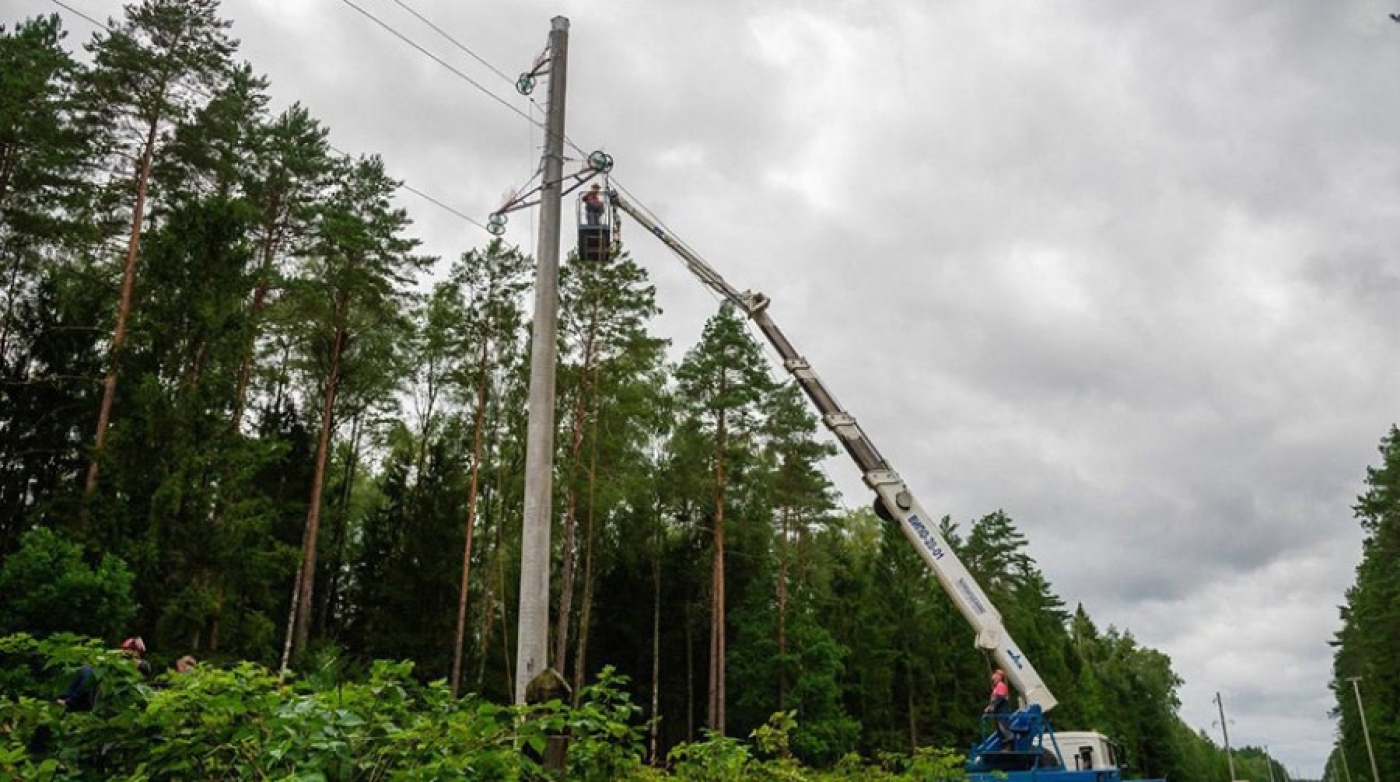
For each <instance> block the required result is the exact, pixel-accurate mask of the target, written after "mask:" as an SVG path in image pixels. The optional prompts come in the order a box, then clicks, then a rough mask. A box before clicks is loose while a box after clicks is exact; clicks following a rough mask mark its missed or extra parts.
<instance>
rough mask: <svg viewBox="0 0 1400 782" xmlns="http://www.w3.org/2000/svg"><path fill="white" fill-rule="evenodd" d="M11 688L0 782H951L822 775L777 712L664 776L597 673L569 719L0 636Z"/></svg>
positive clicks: (918, 773)
mask: <svg viewBox="0 0 1400 782" xmlns="http://www.w3.org/2000/svg"><path fill="white" fill-rule="evenodd" d="M83 665H91V666H92V667H93V670H94V672H95V674H96V677H97V680H98V683H99V686H100V688H101V689H100V691H101V697H100V698H99V699H98V703H97V706H96V707H95V708H94V709H93V711H92V712H89V713H65V712H64V710H63V709H62V707H60V706H59V705H58V704H57V703H56V702H55V701H54V696H55V695H56V694H57V692H58V691H59V690H61V689H62V687H63V685H64V684H66V683H67V682H68V681H69V680H70V679H71V677H72V675H73V674H74V673H75V672H76V671H77V670H78V669H79V668H81V667H82V666H83ZM4 677H8V678H6V681H14V682H19V683H20V685H21V686H18V687H16V688H7V689H6V690H5V692H6V695H5V696H4V699H3V700H0V778H3V779H19V780H46V781H47V780H99V779H101V780H107V779H116V780H131V781H132V782H136V781H137V780H163V779H189V780H216V779H219V780H222V779H266V780H322V781H324V782H333V781H335V782H338V781H340V780H347V781H348V780H366V781H372V780H425V781H426V780H482V781H486V782H489V781H491V780H501V781H503V782H514V781H515V780H537V779H544V778H546V777H545V774H544V772H543V771H542V769H541V768H540V767H539V765H538V763H537V761H536V760H535V758H538V757H541V755H542V753H543V751H544V748H545V745H546V742H547V741H548V738H549V737H550V736H551V735H567V736H568V737H569V777H568V778H569V779H571V780H584V781H585V782H592V781H594V780H596V781H598V782H602V781H603V780H609V781H611V780H617V781H618V782H656V781H657V780H662V779H666V778H671V779H677V780H690V781H693V782H726V781H728V780H734V781H735V782H738V781H739V780H744V781H745V782H747V781H748V780H757V781H758V782H807V781H809V780H810V782H828V781H829V780H890V781H891V782H894V781H895V780H955V779H961V778H962V776H961V772H960V771H959V770H958V766H959V765H960V763H961V759H960V758H959V757H957V756H956V755H955V754H953V753H948V752H936V751H927V752H922V751H921V752H920V753H919V754H917V755H916V756H915V757H913V758H893V757H887V758H884V759H883V761H882V765H881V766H880V767H873V766H869V765H867V764H866V763H864V762H863V761H862V760H861V759H860V758H858V757H856V756H854V755H848V756H847V757H845V758H843V759H842V760H840V761H839V762H838V763H837V764H836V765H835V767H834V768H832V769H830V770H828V771H821V770H814V769H811V768H808V767H804V766H802V765H801V764H800V763H799V762H798V761H797V760H796V759H795V757H794V754H793V752H792V749H791V736H792V735H794V731H795V730H797V729H798V723H797V720H796V718H795V715H794V713H793V712H779V713H777V714H775V715H773V716H772V718H770V719H769V721H768V722H767V724H765V725H763V726H760V727H759V728H758V729H757V730H755V731H754V732H753V734H752V736H751V737H750V738H751V739H752V742H751V743H746V742H742V741H739V740H737V739H733V738H728V737H724V736H710V737H708V738H706V739H705V740H704V741H699V742H694V743H690V744H683V745H680V746H678V747H676V748H675V749H674V750H672V751H671V753H670V755H669V758H668V765H669V769H668V771H663V770H660V769H652V768H648V767H647V766H646V765H644V763H643V757H644V739H645V723H643V722H641V719H640V718H641V711H642V710H641V709H640V708H639V707H638V706H637V705H636V704H634V703H633V702H632V700H631V696H630V695H629V694H628V693H627V690H626V685H627V682H626V680H625V679H624V678H623V677H620V676H617V675H616V674H615V673H614V672H613V671H612V670H611V669H605V670H604V671H602V672H601V673H600V674H599V677H598V680H597V681H596V682H595V683H594V684H592V685H590V686H588V687H586V688H585V689H584V690H583V692H582V693H581V694H580V695H581V698H580V702H579V704H578V705H577V706H571V705H569V704H565V703H561V702H559V701H553V702H550V703H545V704H541V705H538V706H533V707H528V708H527V707H515V706H501V705H498V704H494V703H490V702H487V701H483V700H480V699H478V698H476V697H473V696H469V697H466V698H462V699H454V698H453V697H452V696H451V693H450V691H449V689H448V687H447V685H446V684H445V683H444V682H441V681H436V682H431V683H428V684H421V683H419V682H418V681H416V680H415V679H414V677H413V666H412V664H411V663H391V662H384V661H378V662H375V663H373V664H372V665H371V666H370V667H369V669H368V670H367V671H364V672H363V677H362V678H360V679H358V680H355V681H346V680H345V679H344V678H343V676H342V675H341V671H340V666H339V665H338V664H337V663H336V661H335V660H334V659H333V658H330V657H327V658H325V659H323V660H322V661H321V664H320V665H318V666H317V667H316V670H315V672H314V673H313V675H311V676H310V677H308V678H306V679H301V680H293V681H286V680H283V679H281V678H279V677H278V676H277V675H275V674H273V673H272V672H271V671H269V670H268V669H266V668H263V667H261V666H259V665H255V664H253V663H241V664H239V665H235V666H232V667H228V668H220V667H215V666H211V665H201V666H198V667H196V668H195V669H194V670H193V671H191V672H189V673H184V674H180V673H174V672H170V673H165V674H162V675H160V676H158V677H156V678H155V679H154V680H152V681H148V680H146V679H145V678H144V677H143V676H142V674H141V673H140V672H138V671H137V669H136V667H135V665H134V664H133V663H132V661H131V660H130V659H129V658H127V657H126V656H124V655H122V654H121V653H119V652H115V651H111V650H106V649H103V648H102V646H101V644H100V643H99V642H97V641H95V640H85V639H81V638H77V637H74V636H54V637H51V638H46V639H36V638H34V637H33V636H30V635H25V634H18V635H11V636H7V637H0V678H4Z"/></svg>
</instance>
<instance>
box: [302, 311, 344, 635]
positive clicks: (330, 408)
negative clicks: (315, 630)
mask: <svg viewBox="0 0 1400 782" xmlns="http://www.w3.org/2000/svg"><path fill="white" fill-rule="evenodd" d="M347 308H348V300H347V296H346V295H345V294H341V299H340V301H339V302H337V310H338V311H339V314H340V315H341V316H342V322H343V314H344V312H345V310H346V309H347ZM345 341H346V334H345V330H344V328H338V329H337V330H336V333H335V339H334V342H333V343H332V345H331V369H330V372H329V374H328V375H327V377H326V387H325V393H324V394H323V395H322V401H321V430H320V436H319V437H318V438H317V441H316V465H315V471H314V473H313V474H312V478H311V501H310V507H309V508H308V509H307V512H306V533H305V535H304V536H303V539H302V548H301V562H302V567H301V577H300V581H299V583H298V589H297V602H296V614H295V617H294V619H293V622H292V629H293V631H294V632H293V641H292V654H293V656H295V655H299V654H301V653H302V652H303V651H305V650H306V642H307V640H308V639H309V637H310V633H311V628H310V624H311V594H312V588H313V587H314V586H315V583H316V536H317V533H318V532H319V530H320V525H321V491H322V489H323V488H324V486H325V481H326V459H327V457H328V455H329V453H330V443H331V429H332V425H333V423H334V420H335V398H336V392H337V391H338V390H339V389H338V386H339V385H340V356H341V353H342V352H343V351H344V349H345Z"/></svg>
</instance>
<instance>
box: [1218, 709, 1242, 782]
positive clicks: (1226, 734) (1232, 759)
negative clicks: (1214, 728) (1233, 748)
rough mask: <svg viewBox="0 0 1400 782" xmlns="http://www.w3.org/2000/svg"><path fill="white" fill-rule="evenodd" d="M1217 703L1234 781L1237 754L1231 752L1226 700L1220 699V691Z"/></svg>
mask: <svg viewBox="0 0 1400 782" xmlns="http://www.w3.org/2000/svg"><path fill="white" fill-rule="evenodd" d="M1215 705H1216V706H1218V707H1219V708H1220V733H1221V735H1223V736H1224V737H1225V759H1226V760H1228V761H1229V762H1230V780H1231V782H1234V780H1235V779H1237V777H1236V776H1235V756H1234V755H1232V754H1230V729H1229V728H1228V727H1226V726H1225V702H1224V701H1222V700H1221V699H1220V691H1219V690H1217V691H1216V693H1215Z"/></svg>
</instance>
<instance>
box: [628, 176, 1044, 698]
mask: <svg viewBox="0 0 1400 782" xmlns="http://www.w3.org/2000/svg"><path fill="white" fill-rule="evenodd" d="M609 195H610V200H611V201H612V203H613V205H614V206H616V207H617V208H618V209H620V210H622V211H623V212H626V213H627V214H628V215H630V216H631V217H632V219H634V220H636V221H637V222H638V223H639V224H641V226H642V227H643V228H646V229H647V230H648V231H650V232H651V233H652V234H653V235H655V236H656V238H658V239H660V240H661V242H662V243H663V244H665V245H666V246H667V247H669V248H670V249H671V251H672V252H674V253H675V254H676V255H678V256H680V258H681V260H683V261H685V265H686V267H687V268H688V269H690V272H691V273H692V274H694V275H695V276H696V277H697V278H698V279H699V280H700V281H701V282H703V283H704V284H705V285H707V286H709V287H710V288H711V289H713V290H714V291H716V292H717V293H719V294H720V295H721V296H724V297H725V298H726V299H728V300H729V301H732V302H734V304H736V305H738V306H739V307H740V308H741V309H742V310H743V311H744V312H745V313H747V314H748V316H749V318H750V319H751V320H753V322H754V323H756V324H757V325H758V328H759V330H760V331H762V332H763V336H764V337H765V338H766V339H767V340H768V342H769V344H771V345H772V346H773V348H774V349H775V350H777V351H778V355H779V356H781V357H782V360H783V368H784V369H786V370H787V371H788V373H789V374H790V375H792V377H793V379H794V380H796V381H797V384H798V385H799V386H801V388H802V391H803V392H804V393H806V394H807V398H808V399H810V400H812V404H813V405H815V406H816V408H817V411H818V412H819V413H820V414H821V418H822V423H824V424H825V425H826V428H827V429H830V430H831V432H832V433H833V434H835V435H836V439H837V440H839V441H840V442H841V445H842V447H844V448H845V449H846V453H847V454H848V455H850V457H851V459H853V460H854V461H855V463H856V466H857V467H859V468H860V472H861V477H862V478H863V479H864V480H865V485H867V486H869V487H870V488H871V489H872V490H874V492H875V494H876V495H877V497H878V498H879V499H878V500H877V509H880V508H883V510H884V511H886V513H887V515H888V517H889V518H890V519H893V520H896V521H898V522H899V526H900V528H901V529H902V530H904V536H905V537H907V538H908V539H909V542H910V543H912V544H913V545H914V549H915V550H916V551H918V552H919V556H920V557H922V558H923V560H924V562H925V563H927V564H928V566H929V568H930V569H931V570H932V571H933V574H934V576H936V577H937V578H938V583H939V584H940V585H942V587H943V591H945V592H947V593H948V596H949V597H950V598H952V600H953V604H954V605H956V606H957V607H958V611H959V612H960V613H961V614H962V615H963V617H964V618H965V619H967V621H968V622H969V623H971V624H972V627H973V629H974V630H975V631H976V633H977V642H976V643H977V646H978V648H980V649H985V650H987V651H988V652H990V653H991V654H992V656H993V657H994V658H995V659H996V661H997V664H998V665H999V666H1000V667H1001V668H1002V669H1004V670H1005V671H1006V674H1007V677H1008V678H1009V679H1010V683H1011V685H1012V686H1013V687H1015V689H1016V690H1017V691H1018V692H1020V693H1021V694H1022V697H1023V698H1024V701H1025V703H1026V704H1028V705H1029V704H1038V705H1039V706H1040V708H1041V710H1043V711H1050V710H1051V709H1053V708H1054V707H1055V704H1056V703H1057V701H1056V700H1055V696H1054V695H1052V694H1050V690H1049V689H1048V688H1046V686H1045V682H1043V681H1042V680H1041V678H1040V674H1038V673H1036V670H1035V667H1034V666H1032V665H1031V663H1030V661H1029V660H1027V659H1026V657H1025V655H1024V654H1023V653H1022V652H1021V649H1020V647H1018V646H1017V645H1016V642H1015V641H1014V640H1012V638H1011V636H1010V635H1009V634H1008V633H1007V632H1006V627H1005V625H1004V624H1003V623H1002V619H1001V613H1000V612H998V611H997V609H996V607H995V606H993V605H992V601H991V600H989V599H987V595H986V594H985V593H984V592H983V591H982V587H981V586H980V585H978V583H977V582H976V581H974V580H973V578H972V574H971V573H968V572H967V568H966V567H965V566H964V565H963V563H962V561H961V560H959V559H958V557H957V555H956V554H954V553H953V550H952V549H951V548H950V547H949V546H948V542H947V541H946V540H944V539H943V536H942V535H941V534H940V533H939V531H938V526H937V523H936V522H933V521H931V519H930V517H929V515H928V514H927V513H926V512H925V511H924V509H923V507H922V506H921V505H920V504H919V501H918V500H916V499H915V498H914V495H913V494H912V493H910V491H909V488H908V486H906V485H905V483H904V480H903V479H902V478H900V477H899V474H898V473H896V472H895V471H894V468H893V467H891V466H890V465H889V462H887V461H885V457H883V456H881V455H880V452H879V450H877V449H876V448H875V444H874V443H872V442H871V441H870V438H868V437H866V436H865V432H864V431H862V430H861V428H860V425H859V424H857V423H856V419H855V417H854V416H852V415H851V414H850V413H847V412H846V411H845V410H843V409H842V408H841V406H840V405H839V404H838V403H837V402H836V399H835V398H834V397H833V396H832V395H831V392H830V391H828V390H827V388H826V386H825V385H824V384H823V383H822V381H821V379H820V378H819V377H817V373H816V372H815V371H813V369H812V367H811V365H810V364H808V363H807V360H806V359H805V358H803V357H802V356H800V355H798V353H797V351H796V350H795V349H794V348H793V347H792V343H790V342H788V340H787V337H786V336H784V334H783V332H782V330H781V329H779V328H778V326H777V324H775V323H774V322H773V320H772V319H771V318H769V317H768V302H769V300H768V298H767V297H766V296H764V295H763V294H761V293H752V292H747V291H746V292H743V293H740V292H739V291H738V290H736V289H735V288H734V287H733V286H731V285H730V284H729V283H728V282H726V281H725V279H724V278H723V277H721V276H720V275H719V273H718V272H716V271H715V270H714V269H713V268H711V267H710V265H709V264H707V263H705V262H704V261H703V260H701V259H700V257H699V256H697V255H695V253H693V252H691V251H690V250H689V249H687V248H686V247H685V246H684V245H682V244H681V243H680V242H679V241H677V240H676V239H675V238H674V237H672V236H671V235H669V234H668V233H666V231H665V230H663V229H662V228H661V227H660V226H658V225H657V224H656V222H655V221H653V220H652V219H650V218H649V217H647V216H646V214H644V213H643V212H641V211H640V210H638V209H637V208H636V207H634V206H632V205H631V204H630V203H628V202H627V201H626V200H625V199H623V198H622V197H621V196H619V195H617V194H616V193H610V194H609Z"/></svg>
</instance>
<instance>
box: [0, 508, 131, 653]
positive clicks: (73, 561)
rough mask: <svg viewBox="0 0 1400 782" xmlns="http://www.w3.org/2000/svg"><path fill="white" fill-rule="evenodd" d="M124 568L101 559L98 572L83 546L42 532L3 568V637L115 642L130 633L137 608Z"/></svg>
mask: <svg viewBox="0 0 1400 782" xmlns="http://www.w3.org/2000/svg"><path fill="white" fill-rule="evenodd" d="M131 587H132V574H131V571H130V570H128V569H127V567H126V563H124V562H122V560H121V559H120V558H118V557H116V556H113V555H111V554H103V555H102V558H101V559H100V560H99V562H98V564H97V566H96V567H93V566H91V565H89V564H88V563H87V562H86V561H84V557H83V550H82V547H81V546H79V545H78V544H77V543H74V542H73V541H72V540H70V539H69V538H67V537H66V536H64V535H63V534H62V533H60V532H58V531H56V530H52V529H48V528H45V527H39V528H37V529H33V530H30V531H29V532H27V533H25V535H24V537H23V538H22V540H21V543H20V548H19V551H17V552H15V553H14V554H12V555H10V556H8V557H6V558H5V559H4V561H3V563H0V633H13V632H18V631H26V632H29V633H35V634H38V635H47V634H49V633H55V632H70V633H81V634H86V635H96V636H103V637H107V638H113V637H117V636H119V635H120V634H121V633H123V632H125V631H127V630H128V628H129V627H130V622H131V619H132V617H133V616H134V615H135V614H136V605H135V603H134V602H133V600H132V592H131Z"/></svg>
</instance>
